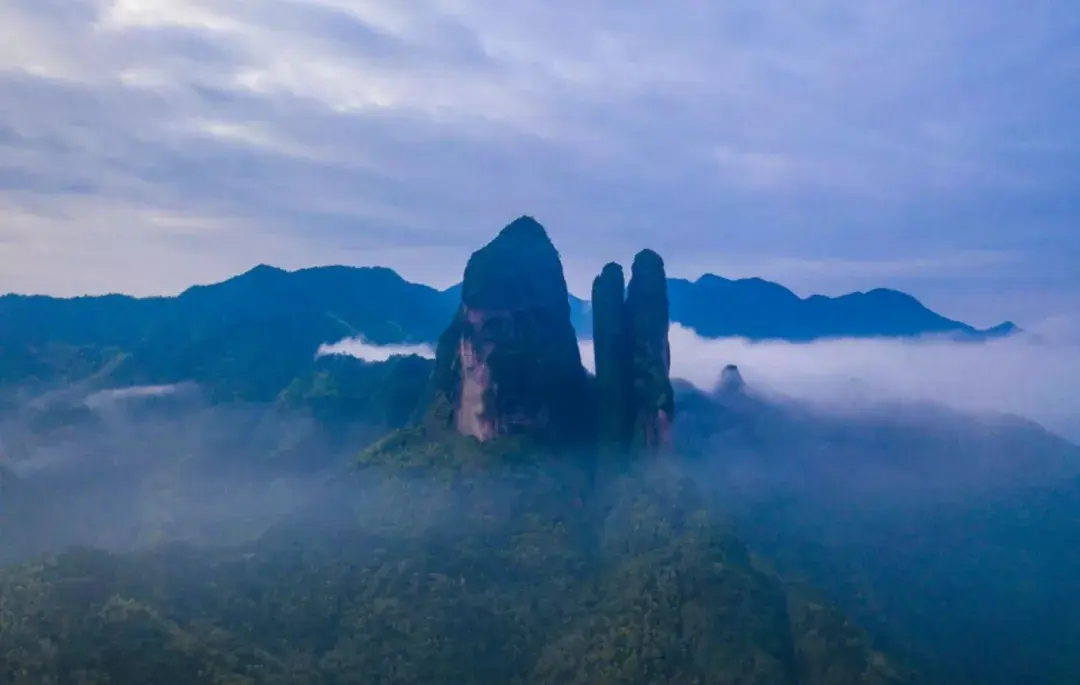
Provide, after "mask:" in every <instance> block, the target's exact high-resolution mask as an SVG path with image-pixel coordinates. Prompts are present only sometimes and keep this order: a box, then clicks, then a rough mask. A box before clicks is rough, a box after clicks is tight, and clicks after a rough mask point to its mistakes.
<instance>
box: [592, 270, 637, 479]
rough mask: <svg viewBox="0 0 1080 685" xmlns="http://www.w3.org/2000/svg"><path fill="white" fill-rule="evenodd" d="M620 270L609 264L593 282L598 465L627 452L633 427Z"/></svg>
mask: <svg viewBox="0 0 1080 685" xmlns="http://www.w3.org/2000/svg"><path fill="white" fill-rule="evenodd" d="M625 296H626V281H625V279H624V277H623V270H622V267H621V266H619V265H618V264H614V263H612V264H608V265H607V266H605V267H604V270H603V271H602V272H601V273H600V275H599V276H597V277H596V280H594V281H593V287H592V316H593V349H594V353H595V355H596V360H595V365H596V396H597V402H598V406H597V424H598V425H597V433H598V436H599V458H600V463H601V465H612V464H614V463H615V462H618V461H621V460H622V459H624V458H625V457H626V456H627V455H628V454H629V452H630V440H631V437H632V435H633V426H634V400H633V393H634V384H633V366H632V361H633V357H632V352H633V349H632V345H633V340H632V335H631V330H630V319H629V317H628V316H627V310H626V302H625Z"/></svg>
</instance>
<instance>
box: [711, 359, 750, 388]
mask: <svg viewBox="0 0 1080 685" xmlns="http://www.w3.org/2000/svg"><path fill="white" fill-rule="evenodd" d="M716 389H717V392H721V393H725V394H727V393H739V392H743V391H744V390H745V389H746V381H744V380H743V377H742V373H741V372H740V371H739V367H738V366H736V365H734V364H728V365H727V366H725V367H724V370H723V371H721V372H720V383H719V384H718V385H717V388H716Z"/></svg>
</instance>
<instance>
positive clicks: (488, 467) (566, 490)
mask: <svg viewBox="0 0 1080 685" xmlns="http://www.w3.org/2000/svg"><path fill="white" fill-rule="evenodd" d="M610 271H611V270H610V269H609V272H610ZM631 272H632V275H631V280H630V283H629V284H628V287H627V292H626V295H625V298H620V297H618V296H619V295H620V293H617V292H613V293H611V294H613V295H615V297H612V298H611V302H610V303H609V304H611V305H612V311H614V310H619V311H620V312H621V315H622V316H621V318H622V320H623V321H624V322H625V324H626V325H625V327H623V328H622V330H623V335H622V336H617V339H618V340H621V341H622V343H621V344H614V345H605V346H603V349H604V350H605V351H602V352H600V353H599V354H600V357H599V358H598V359H597V362H598V364H597V366H598V367H601V368H605V369H609V370H611V372H612V386H611V387H627V386H629V387H632V388H633V389H634V392H633V395H632V398H631V401H630V402H629V404H628V406H627V415H628V416H627V420H626V421H625V422H621V423H620V422H612V423H611V424H610V425H611V426H612V427H613V428H614V434H613V435H612V434H608V433H602V432H601V431H599V430H598V422H599V416H600V413H601V412H600V410H601V409H602V408H603V407H602V406H597V405H598V404H599V403H602V402H603V398H604V397H605V390H604V389H601V388H598V387H597V386H596V385H595V383H594V382H593V380H592V379H591V378H590V377H589V376H588V375H587V374H586V372H585V370H584V367H583V366H582V362H581V359H580V353H579V351H578V346H577V344H576V340H575V336H574V331H573V328H572V326H571V321H570V315H571V312H570V307H569V303H568V297H567V294H566V290H565V279H564V277H563V273H562V266H561V263H560V262H559V259H558V256H557V253H556V252H555V250H554V247H553V246H551V244H550V241H549V240H548V238H547V235H546V232H545V231H544V230H543V228H542V227H541V226H540V225H539V224H538V223H536V222H535V221H534V220H532V219H529V218H527V217H525V218H522V219H520V220H518V221H516V222H514V223H513V224H511V225H509V226H508V227H507V228H505V229H504V230H503V232H502V233H500V234H499V236H497V237H496V238H495V239H494V240H493V241H492V242H491V243H490V244H489V245H488V246H486V247H484V248H483V249H481V250H480V251H478V252H477V253H475V254H474V255H473V258H472V259H471V260H470V262H469V265H468V266H467V268H466V273H465V281H464V286H463V289H462V299H461V302H460V303H459V305H458V309H457V312H456V314H454V315H453V317H452V318H451V319H450V320H449V321H448V322H447V324H446V326H445V330H444V331H443V332H442V333H441V334H440V335H439V344H438V350H437V353H436V359H435V362H434V369H433V372H432V373H431V374H430V376H429V378H428V383H427V387H426V388H424V389H423V390H418V391H417V392H419V393H420V399H419V405H420V406H419V407H418V408H417V411H416V412H415V417H416V421H415V422H412V425H410V426H408V427H405V428H402V429H399V430H396V431H393V432H391V433H390V434H389V435H387V436H386V437H384V438H383V439H381V440H379V441H378V442H376V443H375V444H373V445H371V446H370V447H368V448H367V449H364V450H363V451H362V452H361V453H360V455H359V456H358V457H356V459H355V460H354V462H353V463H352V464H351V466H350V468H349V469H348V470H347V471H345V472H342V473H338V474H335V475H334V476H333V477H331V478H330V479H329V480H328V481H326V482H325V483H324V484H323V487H321V488H319V489H318V490H317V492H316V493H315V494H314V495H313V496H311V497H308V498H306V501H305V502H304V503H303V504H302V505H301V506H299V507H297V508H295V509H294V510H293V511H291V512H289V513H287V514H286V515H284V516H279V517H276V520H275V521H274V525H273V526H272V527H271V528H270V529H269V530H267V531H266V532H264V533H262V534H261V535H258V536H257V537H256V538H255V539H252V540H248V541H245V542H241V543H234V544H229V545H226V546H224V547H221V546H219V547H216V548H214V547H211V548H205V547H204V548H199V547H194V546H190V545H175V544H174V545H165V546H157V547H154V548H151V549H147V550H142V551H138V552H135V553H128V554H116V553H109V552H105V551H100V550H90V549H70V550H68V551H66V552H64V553H62V554H60V555H58V556H56V557H52V558H50V559H47V560H45V561H43V562H41V563H29V564H24V565H20V566H13V567H8V568H3V569H0V655H3V658H0V681H3V682H20V683H21V682H26V683H30V682H74V681H76V680H77V681H79V682H113V683H146V682H154V683H161V684H162V685H170V684H171V683H184V684H185V685H188V684H195V685H200V684H202V683H207V684H209V683H253V684H255V683H258V684H261V683H267V684H271V683H274V684H277V683H327V684H333V683H351V682H364V683H373V684H387V685H389V684H391V683H393V684H395V685H405V684H408V683H417V684H420V683H424V684H428V683H436V684H440V683H446V684H450V683H455V684H456V683H464V684H470V683H471V684H475V685H480V684H487V683H492V684H493V683H550V684H552V685H555V684H564V683H580V684H582V685H584V684H585V683H597V682H599V683H626V684H640V685H653V684H661V683H670V684H672V685H676V684H678V685H683V684H687V685H688V684H690V683H727V684H730V685H766V684H768V685H889V684H900V683H906V682H911V677H910V675H909V673H908V672H907V671H906V670H905V669H903V668H901V667H900V666H899V665H897V664H895V663H894V662H892V661H891V660H890V659H889V658H888V657H887V656H885V655H884V654H883V653H881V652H880V651H879V650H878V649H876V647H875V645H874V643H873V641H872V639H871V638H870V637H869V636H868V635H867V634H866V633H865V632H864V631H863V630H861V629H860V628H859V627H858V626H857V625H855V623H854V622H853V621H851V620H850V619H849V618H847V617H846V616H845V615H844V614H843V613H842V612H841V611H839V610H838V609H837V608H836V607H835V606H834V605H833V604H832V603H831V602H830V601H829V600H828V599H827V598H825V597H824V596H823V595H821V594H820V593H818V592H815V591H813V590H811V589H809V588H808V587H807V586H805V585H803V584H793V583H789V582H787V581H786V580H784V579H783V578H782V577H781V576H780V575H778V574H777V573H775V572H774V571H772V570H771V569H770V568H769V567H768V566H767V565H766V564H764V563H763V562H762V561H761V560H759V559H757V558H756V557H755V556H754V555H753V554H752V553H751V551H750V549H749V548H748V547H747V545H746V544H745V543H743V542H742V541H741V539H740V538H739V536H738V535H737V534H736V532H735V531H734V530H733V529H732V527H731V526H730V525H729V524H728V523H727V522H726V521H725V519H724V518H722V517H720V516H717V513H716V512H715V511H714V510H713V508H712V507H711V506H710V503H709V502H708V500H707V498H706V497H704V494H705V493H704V491H703V490H702V488H701V486H700V484H698V483H695V482H694V480H693V479H691V478H689V477H687V473H686V472H685V470H684V468H683V465H682V464H681V463H680V460H679V459H678V458H677V456H676V455H675V454H674V453H673V452H672V451H671V450H670V449H669V447H670V445H666V444H665V442H666V440H667V437H670V430H671V428H672V425H671V421H672V420H673V419H674V418H675V413H674V397H673V386H672V384H671V381H670V379H669V377H668V364H669V362H670V359H669V350H668V347H667V344H666V330H667V326H668V316H667V314H666V309H667V303H666V300H667V296H666V279H665V277H664V268H663V261H662V260H661V259H660V257H659V255H657V254H655V253H653V252H650V251H643V252H642V253H640V254H639V255H638V257H637V258H636V259H635V262H634V265H633V267H632V269H631ZM267 275H268V276H269V277H271V278H276V276H272V275H270V274H267ZM620 299H621V302H620ZM620 304H621V306H619V305H620ZM604 311H608V310H606V309H605V310H604ZM598 316H599V314H598ZM598 321H599V322H600V323H601V325H600V329H601V330H606V329H605V326H604V322H603V321H602V319H598ZM604 355H612V356H611V357H610V358H605V356H604ZM620 359H621V360H622V361H621V362H620V361H619V360H620ZM418 366H419V364H418ZM406 371H408V370H407V369H406ZM404 375H405V377H407V378H409V379H413V380H415V378H416V377H415V375H414V374H413V373H412V372H407V373H405V374H404ZM192 428H193V430H192V431H191V433H192V434H193V435H198V434H199V433H200V432H201V431H198V430H194V429H195V428H197V427H192ZM237 432H238V433H239V434H240V435H245V434H247V433H248V429H247V427H246V426H241V427H239V428H238V431H237ZM605 436H608V437H613V439H612V441H611V443H618V444H628V445H629V446H630V447H629V453H627V454H625V455H621V456H620V457H619V458H616V459H612V460H611V462H605V463H603V464H601V463H600V462H599V458H600V457H599V454H601V453H603V454H605V455H609V456H610V455H612V451H611V449H610V447H611V443H609V442H607V441H606V440H605ZM665 436H667V437H665ZM661 438H664V439H661ZM601 448H605V449H601ZM245 462H247V460H245ZM601 465H602V466H604V468H599V467H600V466H601ZM266 468H267V470H270V467H266Z"/></svg>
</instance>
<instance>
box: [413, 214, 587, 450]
mask: <svg viewBox="0 0 1080 685" xmlns="http://www.w3.org/2000/svg"><path fill="white" fill-rule="evenodd" d="M587 395H588V393H587V377H586V374H585V369H584V367H583V366H582V365H581V354H580V352H579V350H578V346H577V338H576V335H575V334H574V328H573V326H572V325H571V323H570V303H569V293H568V291H567V288H566V279H565V277H564V275H563V269H562V263H561V262H560V260H559V254H558V252H557V251H556V250H555V246H554V245H552V244H551V240H550V239H549V238H548V236H547V233H546V232H545V231H544V228H543V227H542V226H541V225H540V224H539V223H537V222H536V221H535V220H533V219H532V218H530V217H521V218H520V219H517V220H516V221H514V222H513V223H511V224H510V225H509V226H507V227H506V228H504V229H503V230H502V232H501V233H499V235H498V236H497V237H496V238H495V240H493V241H492V242H491V243H489V244H488V245H487V246H485V247H484V248H482V249H480V250H479V251H477V252H476V253H475V254H473V256H472V257H471V258H470V259H469V263H468V265H467V266H466V268H465V279H464V283H463V285H462V302H461V309H460V310H459V312H458V314H457V316H456V317H455V318H454V321H453V322H452V323H451V325H450V327H449V328H448V329H447V330H446V332H445V333H444V334H443V336H442V338H441V339H440V341H439V349H438V351H437V353H436V371H435V401H434V404H433V411H432V415H433V416H435V417H436V418H438V419H440V420H447V421H448V422H449V423H450V425H452V426H454V427H455V428H456V430H457V431H458V432H459V433H461V434H463V435H471V436H473V437H475V438H477V439H478V440H481V441H488V440H491V439H493V438H495V437H498V436H500V435H512V434H523V433H530V434H536V435H538V436H540V437H545V438H552V439H555V440H557V441H560V442H562V441H568V440H573V439H575V438H578V437H580V436H581V434H582V431H583V430H585V427H586V425H587V415H588V412H585V411H583V404H584V403H585V402H586V398H587Z"/></svg>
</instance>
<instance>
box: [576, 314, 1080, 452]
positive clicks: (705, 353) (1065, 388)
mask: <svg viewBox="0 0 1080 685" xmlns="http://www.w3.org/2000/svg"><path fill="white" fill-rule="evenodd" d="M670 341H671V347H672V369H671V373H672V376H674V377H677V378H683V379H685V380H687V381H690V382H691V383H693V384H694V385H696V386H698V387H700V388H702V389H705V390H711V389H713V388H714V387H715V386H716V383H717V381H718V379H719V377H720V372H721V370H722V369H723V368H724V366H725V365H727V364H737V365H738V366H739V368H740V370H741V371H742V374H743V377H744V378H745V379H746V382H747V384H749V385H750V386H752V387H754V388H757V389H760V390H764V391H771V392H777V393H783V394H785V395H789V396H791V397H794V398H797V399H804V400H809V401H814V402H821V403H835V404H842V405H851V404H863V403H872V402H879V401H897V400H900V401H914V402H936V403H944V404H947V405H949V406H951V407H954V408H956V409H960V410H963V411H971V412H1005V413H1010V414H1017V415H1020V416H1024V417H1026V418H1030V419H1033V420H1035V421H1038V422H1039V423H1041V424H1043V425H1044V426H1045V427H1047V428H1049V429H1050V430H1053V431H1055V432H1058V433H1059V434H1061V435H1063V436H1064V437H1067V438H1070V439H1071V440H1074V441H1080V392H1078V391H1077V388H1080V336H1078V335H1077V328H1076V327H1075V326H1073V325H1072V324H1071V323H1070V322H1067V321H1065V320H1056V321H1052V322H1047V324H1046V325H1045V326H1042V327H1039V328H1037V329H1035V330H1033V331H1032V332H1029V333H1024V334H1020V335H1016V336H1012V337H1008V338H1003V339H998V340H992V341H987V342H980V343H970V342H968V343H964V342H956V341H950V340H943V339H940V338H938V339H935V338H923V339H917V340H897V339H836V340H823V341H817V342H811V343H789V342H751V341H749V340H746V339H741V338H723V339H717V340H712V339H707V338H703V337H701V336H699V335H697V334H696V333H694V331H693V330H691V329H689V328H685V327H683V326H680V325H678V324H673V325H672V327H671V333H670ZM581 346H582V359H583V361H584V362H585V364H586V366H588V367H589V368H590V369H591V368H592V365H593V352H592V343H591V341H583V342H582V345H581Z"/></svg>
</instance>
